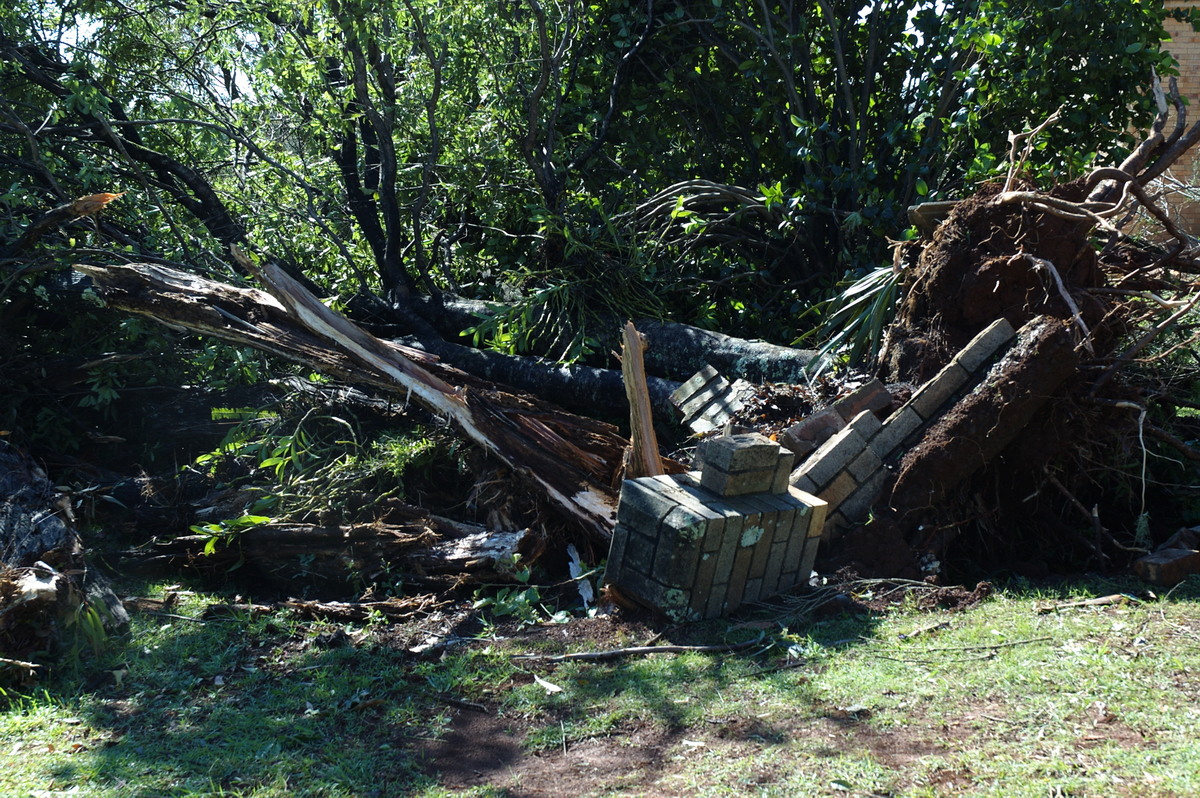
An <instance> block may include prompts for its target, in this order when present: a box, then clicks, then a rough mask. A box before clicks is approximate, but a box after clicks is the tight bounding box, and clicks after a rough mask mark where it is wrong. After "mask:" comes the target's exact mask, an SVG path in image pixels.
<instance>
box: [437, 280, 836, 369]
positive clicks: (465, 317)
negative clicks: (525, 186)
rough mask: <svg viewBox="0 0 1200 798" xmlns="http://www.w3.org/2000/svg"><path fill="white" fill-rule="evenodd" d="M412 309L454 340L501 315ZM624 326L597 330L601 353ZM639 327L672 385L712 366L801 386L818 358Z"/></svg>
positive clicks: (668, 325)
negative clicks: (814, 359) (465, 331)
mask: <svg viewBox="0 0 1200 798" xmlns="http://www.w3.org/2000/svg"><path fill="white" fill-rule="evenodd" d="M413 308H414V310H416V312H418V313H419V314H420V315H421V317H422V318H423V319H424V320H425V321H427V322H428V323H429V324H430V325H432V326H433V327H434V328H435V329H436V330H437V331H438V332H439V333H441V335H442V336H443V337H444V338H445V339H446V340H449V341H453V340H456V339H457V338H459V336H460V335H461V334H462V332H463V331H464V330H466V329H468V328H471V327H474V326H476V325H478V324H479V323H480V321H481V320H482V319H484V318H486V317H487V316H490V315H492V314H493V313H495V312H496V306H495V305H494V304H489V303H487V302H480V301H477V300H470V299H463V298H461V297H452V296H449V295H443V296H442V297H440V298H438V299H433V298H428V297H424V298H416V299H414V300H413ZM624 322H625V319H616V318H614V319H612V320H611V323H609V324H607V325H606V326H605V328H604V329H600V330H596V331H595V333H596V338H597V346H596V349H597V351H599V352H616V351H619V350H620V347H621V329H622V325H623V324H624ZM634 325H635V326H636V327H637V329H638V332H640V333H641V334H642V335H643V336H644V337H645V339H646V345H647V349H646V354H645V362H646V373H647V374H649V375H651V376H652V377H659V378H662V379H666V380H669V381H679V382H682V381H683V380H686V379H687V378H688V377H690V376H692V375H693V374H695V373H696V372H697V371H699V370H700V369H702V368H704V367H705V366H706V365H711V366H712V367H713V368H715V369H717V371H719V372H721V373H722V374H726V375H728V376H729V377H731V378H735V377H740V378H741V379H744V380H748V381H750V382H786V383H802V382H804V381H805V380H806V379H807V378H806V368H807V366H808V364H809V362H810V361H811V360H812V359H813V358H814V357H815V356H816V353H815V352H814V351H812V350H810V349H794V348H792V347H788V346H779V345H777V344H771V343H767V342H766V341H753V340H747V339H745V338H735V337H734V336H732V335H725V334H723V333H719V332H713V331H712V330H704V329H701V328H699V327H693V326H692V325H690V324H680V323H679V322H673V321H664V320H661V319H634ZM471 371H472V373H475V371H474V369H471ZM652 389H653V383H652Z"/></svg>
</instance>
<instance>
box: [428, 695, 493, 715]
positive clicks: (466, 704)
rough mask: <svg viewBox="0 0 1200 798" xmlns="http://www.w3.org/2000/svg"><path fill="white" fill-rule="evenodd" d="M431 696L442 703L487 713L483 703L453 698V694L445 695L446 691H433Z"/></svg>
mask: <svg viewBox="0 0 1200 798" xmlns="http://www.w3.org/2000/svg"><path fill="white" fill-rule="evenodd" d="M433 697H434V698H436V699H437V700H438V701H441V702H442V703H444V704H449V705H450V706H452V707H459V708H461V709H469V710H471V711H472V712H482V713H483V714H485V715H487V714H489V713H488V708H487V707H485V706H484V705H483V704H476V703H475V702H474V701H467V700H465V699H462V698H455V697H454V696H452V695H447V694H446V693H434V694H433Z"/></svg>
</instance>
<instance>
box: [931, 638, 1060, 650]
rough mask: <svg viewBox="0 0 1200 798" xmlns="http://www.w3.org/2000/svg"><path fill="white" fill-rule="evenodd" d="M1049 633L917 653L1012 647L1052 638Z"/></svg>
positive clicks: (940, 647)
mask: <svg viewBox="0 0 1200 798" xmlns="http://www.w3.org/2000/svg"><path fill="white" fill-rule="evenodd" d="M1053 639H1054V638H1053V637H1051V636H1050V635H1044V636H1042V637H1029V638H1026V639H1024V640H1011V641H1009V642H1007V643H981V644H979V645H976V646H938V647H936V648H927V649H924V650H922V651H920V652H918V653H920V654H931V653H933V652H935V651H984V650H987V649H993V648H1013V647H1014V646H1025V645H1029V644H1030V643H1044V642H1046V641H1047V640H1053Z"/></svg>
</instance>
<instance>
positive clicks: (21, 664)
mask: <svg viewBox="0 0 1200 798" xmlns="http://www.w3.org/2000/svg"><path fill="white" fill-rule="evenodd" d="M0 665H10V666H12V667H14V668H25V669H26V670H30V671H36V670H37V669H38V668H40V667H42V666H41V665H38V664H37V663H36V662H25V661H24V660H20V659H9V658H8V657H0Z"/></svg>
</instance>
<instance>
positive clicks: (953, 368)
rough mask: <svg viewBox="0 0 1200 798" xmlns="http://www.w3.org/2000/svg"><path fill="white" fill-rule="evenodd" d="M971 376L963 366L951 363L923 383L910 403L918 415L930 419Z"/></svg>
mask: <svg viewBox="0 0 1200 798" xmlns="http://www.w3.org/2000/svg"><path fill="white" fill-rule="evenodd" d="M970 376H971V375H970V374H968V373H967V372H966V370H965V369H963V367H962V366H959V365H958V364H956V363H949V364H947V365H946V367H945V368H943V369H942V370H941V371H939V372H938V373H937V375H936V376H934V378H933V379H932V380H930V381H929V382H927V383H925V384H924V385H922V386H921V387H920V389H919V390H918V391H917V392H916V393H915V394H913V397H912V399H911V400H910V401H909V403H908V404H909V405H910V406H911V407H912V409H913V410H916V411H917V415H919V416H920V417H921V418H923V419H925V420H926V421H928V420H929V419H931V418H933V417H934V416H935V415H937V412H938V410H939V409H940V408H941V407H942V405H944V404H946V402H947V401H949V399H950V397H951V396H953V395H954V394H955V392H957V391H958V390H959V389H960V388H962V387H963V386H964V385H966V384H967V380H968V379H970Z"/></svg>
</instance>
